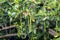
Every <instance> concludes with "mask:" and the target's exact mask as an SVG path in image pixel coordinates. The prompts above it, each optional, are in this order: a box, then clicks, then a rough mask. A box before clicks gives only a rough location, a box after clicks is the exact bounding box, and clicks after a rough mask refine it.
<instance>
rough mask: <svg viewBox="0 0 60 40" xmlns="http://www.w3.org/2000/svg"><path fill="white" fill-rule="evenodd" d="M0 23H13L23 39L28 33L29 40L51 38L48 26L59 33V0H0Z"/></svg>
mask: <svg viewBox="0 0 60 40" xmlns="http://www.w3.org/2000/svg"><path fill="white" fill-rule="evenodd" d="M49 20H50V22H52V23H53V24H54V25H53V24H51V23H50V22H49ZM54 21H55V22H56V24H55V22H54ZM0 23H3V24H4V26H9V25H15V26H16V28H17V29H18V33H17V34H18V37H22V38H23V39H24V38H25V37H26V36H27V35H29V39H30V40H39V39H40V40H51V37H50V34H49V33H48V32H47V28H50V26H52V29H53V30H56V32H58V34H60V30H59V28H60V27H59V26H60V0H4V1H2V0H0ZM41 29H42V30H41ZM23 35H24V36H23ZM46 36H47V37H46ZM54 39H57V38H55V36H54V38H53V39H52V40H54ZM59 39H60V38H58V39H57V40H59Z"/></svg>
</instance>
